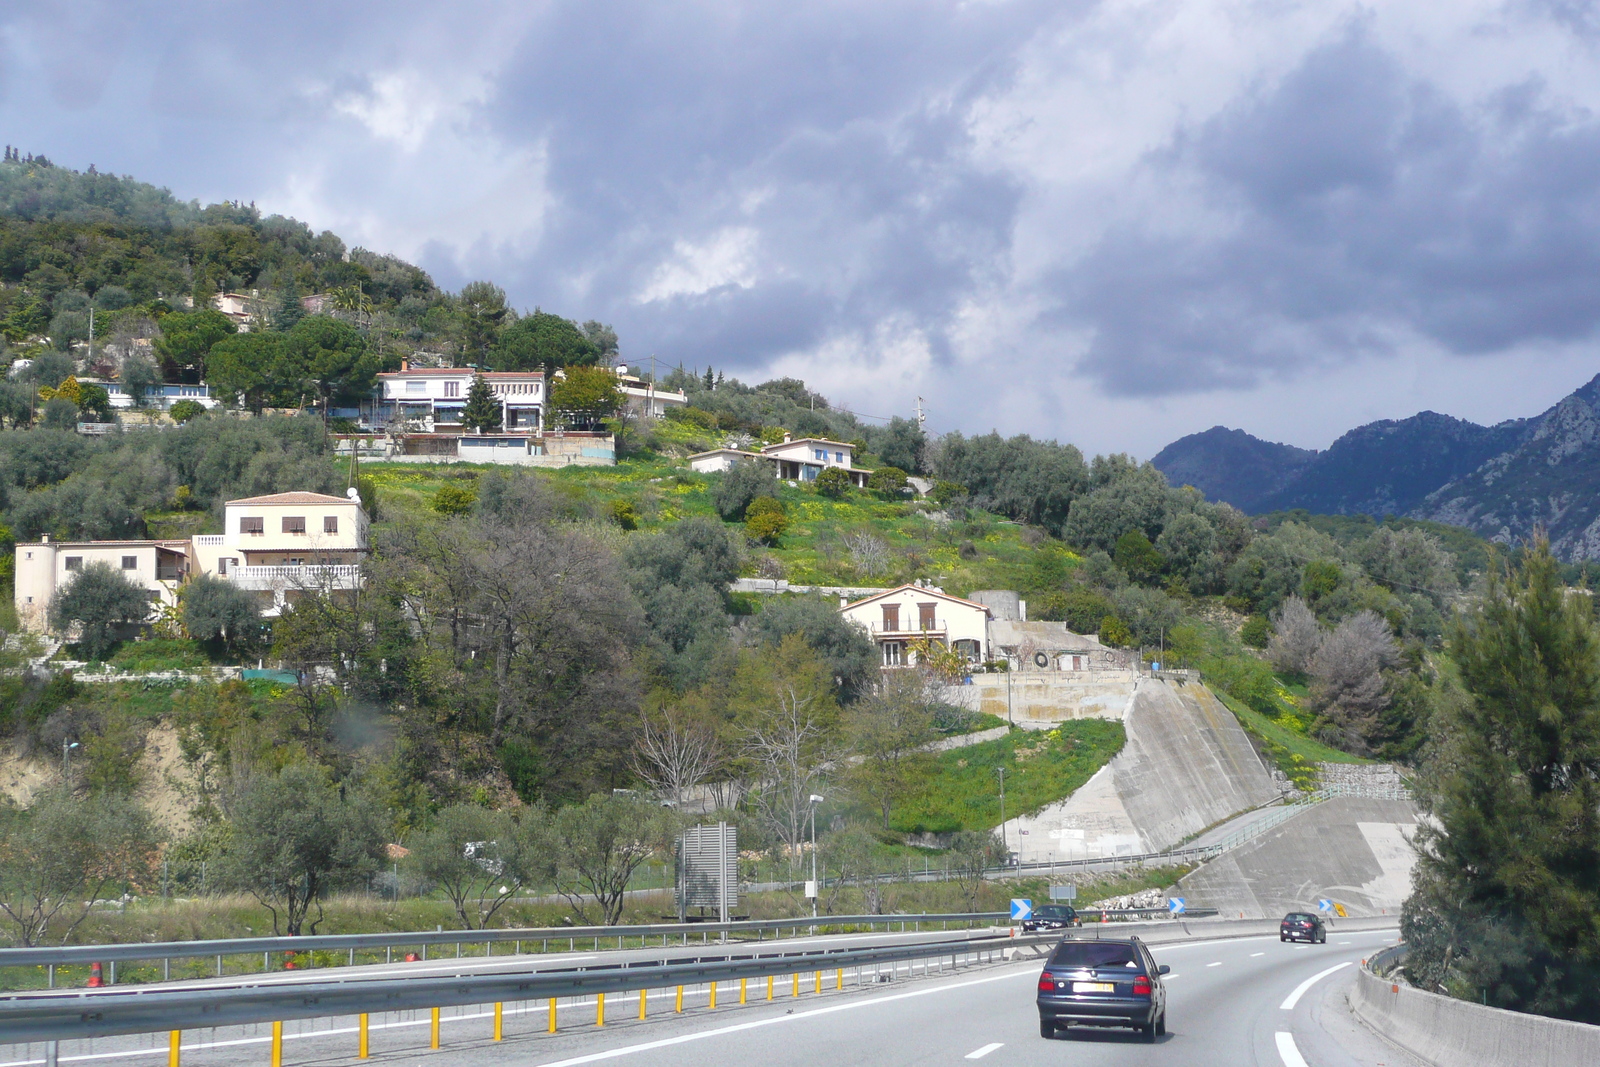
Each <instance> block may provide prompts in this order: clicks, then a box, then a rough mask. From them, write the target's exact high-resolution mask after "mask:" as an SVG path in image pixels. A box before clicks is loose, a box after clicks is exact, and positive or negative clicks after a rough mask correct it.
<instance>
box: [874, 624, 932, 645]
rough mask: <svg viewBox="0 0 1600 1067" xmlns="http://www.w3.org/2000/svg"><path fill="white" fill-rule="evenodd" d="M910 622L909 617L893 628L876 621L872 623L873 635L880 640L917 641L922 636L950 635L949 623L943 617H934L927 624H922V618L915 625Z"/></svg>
mask: <svg viewBox="0 0 1600 1067" xmlns="http://www.w3.org/2000/svg"><path fill="white" fill-rule="evenodd" d="M910 623H911V620H910V619H907V620H905V622H904V623H897V624H896V627H897V628H896V629H893V630H891V629H888V628H886V627H885V626H884V625H883V624H882V623H878V622H875V623H873V624H872V636H873V637H874V638H876V639H878V640H879V641H915V640H917V639H918V638H922V637H932V638H938V639H940V640H943V639H944V638H947V637H949V636H950V627H949V625H948V624H947V623H946V622H944V621H943V620H941V619H934V620H933V621H932V622H931V623H929V624H928V625H926V626H924V625H922V622H921V620H918V622H917V625H915V626H912V625H910Z"/></svg>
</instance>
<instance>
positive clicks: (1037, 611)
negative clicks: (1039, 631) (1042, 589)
mask: <svg viewBox="0 0 1600 1067" xmlns="http://www.w3.org/2000/svg"><path fill="white" fill-rule="evenodd" d="M1115 614H1116V611H1115V609H1113V607H1112V606H1111V601H1109V600H1107V599H1106V598H1105V597H1103V596H1101V595H1100V594H1099V593H1096V592H1093V591H1091V590H1088V589H1071V590H1068V591H1067V592H1064V593H1063V592H1052V593H1045V594H1043V595H1039V596H1031V597H1029V598H1028V617H1029V618H1033V619H1038V620H1039V621H1041V622H1064V623H1066V624H1067V629H1069V630H1071V631H1072V632H1073V633H1075V634H1091V633H1095V632H1097V631H1098V630H1099V629H1100V625H1101V622H1102V620H1104V619H1105V617H1106V616H1107V615H1115Z"/></svg>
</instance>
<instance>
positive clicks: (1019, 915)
mask: <svg viewBox="0 0 1600 1067" xmlns="http://www.w3.org/2000/svg"><path fill="white" fill-rule="evenodd" d="M1031 918H1033V901H1031V900H1016V899H1013V900H1012V901H1011V921H1012V922H1022V921H1023V920H1024V919H1031Z"/></svg>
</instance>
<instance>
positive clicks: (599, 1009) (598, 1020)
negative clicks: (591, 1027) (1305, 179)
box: [594, 993, 606, 1026]
mask: <svg viewBox="0 0 1600 1067" xmlns="http://www.w3.org/2000/svg"><path fill="white" fill-rule="evenodd" d="M594 1024H595V1025H596V1026H604V1025H605V1024H606V995H605V994H604V993H596V994H595V995H594Z"/></svg>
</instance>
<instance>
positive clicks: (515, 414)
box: [371, 364, 545, 433]
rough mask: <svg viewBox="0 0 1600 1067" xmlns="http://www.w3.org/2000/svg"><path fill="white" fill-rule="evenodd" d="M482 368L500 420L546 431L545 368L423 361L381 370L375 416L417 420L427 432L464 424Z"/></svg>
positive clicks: (382, 420)
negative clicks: (487, 367)
mask: <svg viewBox="0 0 1600 1067" xmlns="http://www.w3.org/2000/svg"><path fill="white" fill-rule="evenodd" d="M479 374H481V375H482V376H483V379H484V381H485V382H487V383H488V385H489V392H490V393H491V394H492V395H493V396H494V398H495V401H496V402H497V403H498V404H499V405H500V426H501V429H503V430H505V431H507V432H513V431H519V430H520V431H521V432H523V433H541V432H542V431H543V428H544V406H545V380H544V372H543V371H536V370H533V371H476V370H473V369H472V368H471V367H417V368H411V367H409V366H407V365H406V364H401V369H400V370H397V371H390V372H386V373H383V374H380V375H378V386H377V396H376V399H375V400H374V402H373V404H372V420H371V421H372V422H373V423H374V424H375V425H379V426H383V425H387V424H388V423H391V422H414V423H417V424H419V425H421V427H422V428H423V430H424V431H425V432H434V431H436V430H444V429H451V428H459V427H460V426H461V413H462V412H463V411H464V410H465V409H466V406H467V395H468V394H469V393H470V392H471V391H472V379H473V378H474V377H476V376H478V375H479Z"/></svg>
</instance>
